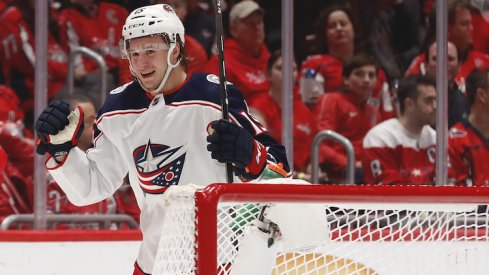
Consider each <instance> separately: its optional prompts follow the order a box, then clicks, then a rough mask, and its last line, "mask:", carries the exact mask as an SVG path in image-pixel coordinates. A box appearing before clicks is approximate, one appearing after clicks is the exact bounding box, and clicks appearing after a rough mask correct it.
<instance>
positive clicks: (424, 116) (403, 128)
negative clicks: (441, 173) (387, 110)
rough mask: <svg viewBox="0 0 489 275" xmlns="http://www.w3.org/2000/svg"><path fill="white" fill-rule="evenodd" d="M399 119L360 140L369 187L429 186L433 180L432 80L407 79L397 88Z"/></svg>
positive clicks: (393, 119)
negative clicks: (397, 185) (361, 141)
mask: <svg viewBox="0 0 489 275" xmlns="http://www.w3.org/2000/svg"><path fill="white" fill-rule="evenodd" d="M398 98H399V106H400V111H401V116H400V117H399V118H392V119H389V120H387V121H384V122H382V123H380V124H379V125H377V126H375V127H374V128H372V129H371V130H370V131H369V132H368V133H367V135H366V136H365V139H364V140H363V154H362V156H361V157H362V167H363V173H364V175H365V183H366V184H370V185H396V184H416V185H426V184H427V185H430V184H433V180H434V166H435V143H436V132H435V130H433V129H432V128H431V126H430V125H432V124H433V123H434V122H435V117H436V91H435V83H434V81H433V80H430V79H428V78H424V77H421V76H408V77H406V78H404V79H402V80H401V82H400V84H399V89H398Z"/></svg>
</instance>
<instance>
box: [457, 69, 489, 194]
mask: <svg viewBox="0 0 489 275" xmlns="http://www.w3.org/2000/svg"><path fill="white" fill-rule="evenodd" d="M466 85H467V97H468V101H469V104H470V115H469V117H468V119H467V120H463V121H461V122H458V123H457V124H455V125H454V126H453V127H452V128H451V129H450V132H449V139H448V145H449V147H448V152H449V156H450V164H451V166H450V170H449V171H450V172H449V178H450V181H451V183H454V184H456V185H462V186H489V142H488V141H489V72H488V71H487V70H480V69H475V70H474V71H472V73H470V74H469V76H468V77H467V80H466Z"/></svg>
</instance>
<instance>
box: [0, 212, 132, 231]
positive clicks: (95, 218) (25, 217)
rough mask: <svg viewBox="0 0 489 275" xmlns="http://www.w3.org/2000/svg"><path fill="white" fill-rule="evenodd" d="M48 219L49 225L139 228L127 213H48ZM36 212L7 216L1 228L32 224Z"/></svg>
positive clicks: (6, 228)
mask: <svg viewBox="0 0 489 275" xmlns="http://www.w3.org/2000/svg"><path fill="white" fill-rule="evenodd" d="M46 220H47V223H48V228H49V225H54V224H56V223H99V224H100V229H109V228H110V226H111V224H112V223H119V224H126V225H127V226H128V227H129V228H130V229H137V228H139V224H138V223H137V222H136V221H135V220H134V219H133V218H132V217H131V216H129V215H125V214H48V215H46ZM33 222H34V214H14V215H9V216H7V217H5V219H4V220H3V221H2V223H1V224H0V230H8V229H10V228H11V226H13V225H16V224H25V223H27V224H32V223H33Z"/></svg>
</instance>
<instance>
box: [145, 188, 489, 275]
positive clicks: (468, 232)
mask: <svg viewBox="0 0 489 275" xmlns="http://www.w3.org/2000/svg"><path fill="white" fill-rule="evenodd" d="M175 189H178V187H177V188H175ZM167 200H168V202H169V203H168V208H167V213H166V216H165V222H164V226H163V230H162V238H161V240H160V244H159V247H158V253H157V256H156V260H155V268H154V270H153V274H154V275H156V274H205V275H208V274H219V275H225V274H233V275H234V273H232V268H233V265H235V263H236V259H237V255H238V252H239V251H240V245H241V243H242V240H243V236H244V232H245V231H246V230H245V229H246V228H247V227H248V226H249V224H250V222H252V221H253V220H254V219H256V217H257V216H258V215H259V213H260V209H261V208H262V206H264V205H268V206H270V207H275V206H277V207H278V206H280V205H281V204H287V205H288V207H290V206H291V205H292V207H297V208H298V210H300V209H304V213H303V215H304V216H307V215H309V212H308V209H309V208H307V207H308V206H307V205H306V206H305V204H304V203H310V204H312V205H314V207H316V208H318V207H319V208H320V209H321V216H322V217H318V219H317V222H314V224H311V226H309V225H306V226H305V229H303V231H302V233H300V234H292V235H291V236H290V235H289V236H288V235H287V234H283V235H282V239H283V243H284V245H280V246H279V247H280V250H279V251H278V252H277V254H276V256H275V263H274V264H273V265H274V266H275V267H274V268H273V271H272V272H271V274H485V272H487V270H488V268H489V261H488V260H489V251H488V250H489V248H488V244H489V243H488V241H489V231H488V224H489V217H488V214H487V209H485V205H484V204H487V203H489V188H487V189H484V188H457V187H411V186H406V187H381V186H371V187H367V186H320V185H316V186H315V185H307V186H304V185H271V184H263V185H262V184H260V185H257V184H233V185H225V184H223V185H220V184H218V185H211V186H209V187H207V188H206V189H202V190H195V191H191V192H188V191H187V192H178V190H177V191H176V192H173V194H172V195H171V196H169V197H168V198H167ZM278 209H280V208H278ZM287 209H289V208H287ZM279 211H280V210H279ZM299 213H300V211H299ZM282 214H284V213H282ZM284 215H285V216H287V213H285V214H284ZM311 215H312V214H311ZM290 218H291V219H293V220H292V221H290V219H289V220H288V219H287V218H286V219H281V220H280V219H279V221H278V226H279V227H280V229H281V230H282V229H286V226H289V225H287V224H289V223H290V224H294V221H295V220H296V218H294V216H291V217H290ZM271 219H272V220H273V218H271ZM274 222H276V221H275V220H274ZM318 226H319V227H321V228H324V232H325V233H324V237H323V236H321V239H314V243H313V245H311V243H310V242H309V243H308V242H307V241H306V244H305V245H304V246H302V247H301V246H297V243H295V245H292V246H290V245H289V246H287V245H285V243H286V240H293V239H295V238H298V237H299V236H300V238H302V239H304V236H306V237H307V236H308V235H314V234H312V233H311V232H310V231H309V229H310V228H312V227H318ZM310 230H311V231H312V230H314V229H310ZM283 231H284V232H283V233H286V232H287V230H283ZM289 243H290V242H289ZM292 243H293V242H292ZM277 245H278V244H277ZM257 253H259V252H257ZM258 258H259V257H258ZM262 274H268V272H265V273H262Z"/></svg>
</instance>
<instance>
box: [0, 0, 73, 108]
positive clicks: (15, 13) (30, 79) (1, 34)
mask: <svg viewBox="0 0 489 275" xmlns="http://www.w3.org/2000/svg"><path fill="white" fill-rule="evenodd" d="M0 25H1V26H2V27H1V28H0V39H1V43H0V50H1V54H0V62H1V63H2V68H3V77H4V80H5V83H6V84H8V85H10V86H11V87H13V88H14V89H15V90H16V92H17V93H18V94H19V97H20V99H21V100H22V106H23V109H24V111H28V110H30V109H31V108H33V100H34V71H35V67H34V64H35V36H34V33H33V30H31V28H30V27H29V25H28V24H27V22H26V20H25V19H24V18H23V15H22V13H21V12H20V10H19V9H17V8H16V7H14V6H10V7H7V8H6V9H5V11H4V12H3V14H2V15H1V16H0ZM47 59H48V93H49V99H51V98H52V97H54V96H55V95H56V93H57V92H58V91H59V89H60V88H61V87H63V86H64V84H65V80H66V74H67V63H68V58H67V55H66V52H65V51H64V50H63V48H62V47H61V45H60V44H58V42H57V41H56V39H55V38H54V36H53V35H52V34H51V33H49V37H48V52H47ZM14 83H15V84H14ZM19 83H20V84H19ZM19 85H20V87H18V86H19Z"/></svg>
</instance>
